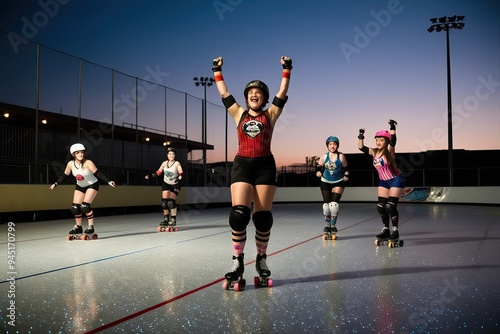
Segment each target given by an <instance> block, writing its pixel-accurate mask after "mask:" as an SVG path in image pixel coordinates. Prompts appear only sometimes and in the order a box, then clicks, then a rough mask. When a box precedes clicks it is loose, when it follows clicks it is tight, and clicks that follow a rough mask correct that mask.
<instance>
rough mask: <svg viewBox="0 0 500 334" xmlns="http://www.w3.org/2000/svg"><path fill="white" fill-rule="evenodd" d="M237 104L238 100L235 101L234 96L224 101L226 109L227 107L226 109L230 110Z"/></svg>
mask: <svg viewBox="0 0 500 334" xmlns="http://www.w3.org/2000/svg"><path fill="white" fill-rule="evenodd" d="M235 103H236V100H235V99H234V96H233V95H229V96H227V97H225V98H223V99H222V104H224V107H226V109H229V108H230V107H231V106H232V105H233V104H235Z"/></svg>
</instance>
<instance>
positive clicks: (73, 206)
mask: <svg viewBox="0 0 500 334" xmlns="http://www.w3.org/2000/svg"><path fill="white" fill-rule="evenodd" d="M70 211H71V213H72V214H74V215H75V216H78V215H80V214H81V213H82V210H81V209H80V204H75V203H73V204H71V208H70Z"/></svg>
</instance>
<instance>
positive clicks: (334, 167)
mask: <svg viewBox="0 0 500 334" xmlns="http://www.w3.org/2000/svg"><path fill="white" fill-rule="evenodd" d="M329 153H330V152H326V157H325V164H324V167H325V170H324V171H323V175H321V181H323V182H326V183H337V182H340V181H342V180H343V179H344V174H342V162H341V161H340V159H339V156H340V153H339V152H337V159H335V161H331V160H330V154H329Z"/></svg>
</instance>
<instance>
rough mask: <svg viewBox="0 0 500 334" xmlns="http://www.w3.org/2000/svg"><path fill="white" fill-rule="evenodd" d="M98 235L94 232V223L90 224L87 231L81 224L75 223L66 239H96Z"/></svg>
mask: <svg viewBox="0 0 500 334" xmlns="http://www.w3.org/2000/svg"><path fill="white" fill-rule="evenodd" d="M97 237H98V236H97V234H96V233H94V227H93V226H92V225H89V227H88V228H87V229H86V230H85V231H83V228H82V226H81V225H75V227H73V229H72V230H71V231H69V235H67V236H66V240H68V241H72V240H90V239H92V240H96V239H97Z"/></svg>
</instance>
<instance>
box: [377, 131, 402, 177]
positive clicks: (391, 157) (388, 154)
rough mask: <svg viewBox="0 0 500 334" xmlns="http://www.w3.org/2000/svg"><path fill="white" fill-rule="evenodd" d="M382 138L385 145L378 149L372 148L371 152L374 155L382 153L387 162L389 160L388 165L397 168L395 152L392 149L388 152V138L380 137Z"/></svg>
mask: <svg viewBox="0 0 500 334" xmlns="http://www.w3.org/2000/svg"><path fill="white" fill-rule="evenodd" d="M382 138H384V140H385V145H384V147H383V148H382V149H378V148H376V147H375V148H373V153H374V155H375V156H377V155H379V154H380V153H382V155H384V156H385V157H386V158H387V160H388V162H389V165H390V166H391V168H394V169H397V168H398V165H397V163H396V153H395V151H393V152H392V153H391V152H389V149H388V147H389V139H388V138H385V137H382Z"/></svg>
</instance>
